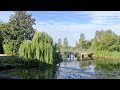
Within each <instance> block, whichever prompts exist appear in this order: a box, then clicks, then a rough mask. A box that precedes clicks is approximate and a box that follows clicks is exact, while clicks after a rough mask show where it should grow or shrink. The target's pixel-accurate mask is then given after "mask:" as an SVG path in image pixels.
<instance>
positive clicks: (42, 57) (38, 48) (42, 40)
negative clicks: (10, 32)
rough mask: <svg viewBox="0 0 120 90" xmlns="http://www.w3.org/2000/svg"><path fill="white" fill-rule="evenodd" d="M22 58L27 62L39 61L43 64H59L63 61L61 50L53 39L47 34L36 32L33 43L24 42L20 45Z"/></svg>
mask: <svg viewBox="0 0 120 90" xmlns="http://www.w3.org/2000/svg"><path fill="white" fill-rule="evenodd" d="M19 50H20V52H19V53H20V56H21V57H22V58H24V59H25V60H27V61H28V60H37V61H38V64H39V66H40V65H41V62H42V63H47V64H52V65H54V64H57V63H58V62H60V60H61V55H60V50H59V47H58V46H56V44H53V40H52V38H51V37H50V36H49V35H48V34H47V33H45V32H36V33H35V35H34V37H33V40H32V42H28V41H24V42H23V43H22V44H21V45H20V49H19Z"/></svg>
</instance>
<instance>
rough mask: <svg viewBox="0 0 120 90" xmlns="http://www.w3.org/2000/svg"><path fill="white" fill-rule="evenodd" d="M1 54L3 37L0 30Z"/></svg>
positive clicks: (0, 51)
mask: <svg viewBox="0 0 120 90" xmlns="http://www.w3.org/2000/svg"><path fill="white" fill-rule="evenodd" d="M1 53H4V52H3V35H2V32H1V30H0V54H1Z"/></svg>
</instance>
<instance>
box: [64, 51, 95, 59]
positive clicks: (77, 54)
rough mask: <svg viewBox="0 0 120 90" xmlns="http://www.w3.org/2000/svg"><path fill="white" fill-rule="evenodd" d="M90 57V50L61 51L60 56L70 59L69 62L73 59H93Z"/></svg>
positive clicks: (91, 52)
mask: <svg viewBox="0 0 120 90" xmlns="http://www.w3.org/2000/svg"><path fill="white" fill-rule="evenodd" d="M92 55H93V51H92V50H90V49H87V50H85V49H82V50H64V51H62V56H63V57H64V56H66V58H70V60H74V58H77V60H87V59H93V57H92ZM71 56H73V57H71Z"/></svg>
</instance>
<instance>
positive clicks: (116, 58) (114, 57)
mask: <svg viewBox="0 0 120 90" xmlns="http://www.w3.org/2000/svg"><path fill="white" fill-rule="evenodd" d="M93 58H94V60H95V63H96V64H99V65H118V66H119V65H120V52H109V51H96V52H94V55H93Z"/></svg>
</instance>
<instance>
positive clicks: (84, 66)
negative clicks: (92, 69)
mask: <svg viewBox="0 0 120 90" xmlns="http://www.w3.org/2000/svg"><path fill="white" fill-rule="evenodd" d="M92 64H93V62H92V61H79V66H80V68H86V67H89V66H90V65H92Z"/></svg>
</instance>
